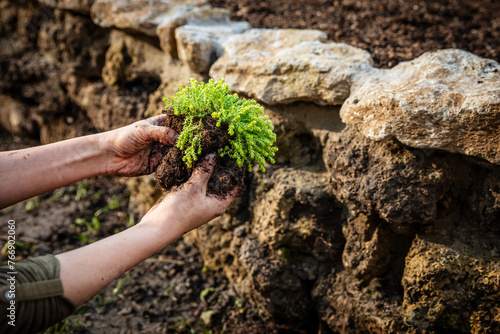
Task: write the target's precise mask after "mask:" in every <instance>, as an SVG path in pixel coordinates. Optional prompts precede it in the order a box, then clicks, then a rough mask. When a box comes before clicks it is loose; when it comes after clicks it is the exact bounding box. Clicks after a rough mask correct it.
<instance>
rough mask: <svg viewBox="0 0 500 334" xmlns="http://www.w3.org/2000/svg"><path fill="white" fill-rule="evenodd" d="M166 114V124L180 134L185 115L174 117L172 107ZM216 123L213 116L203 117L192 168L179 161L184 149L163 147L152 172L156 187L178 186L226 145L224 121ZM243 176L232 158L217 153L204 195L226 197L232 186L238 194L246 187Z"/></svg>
mask: <svg viewBox="0 0 500 334" xmlns="http://www.w3.org/2000/svg"><path fill="white" fill-rule="evenodd" d="M166 114H167V116H168V119H167V122H166V123H165V126H167V127H170V128H172V129H174V130H175V131H177V132H178V133H180V132H181V131H182V127H183V123H184V117H182V116H176V115H175V114H174V113H173V111H172V110H168V111H167V112H166ZM198 121H199V120H195V122H198ZM216 123H217V121H216V120H215V119H214V118H212V117H205V118H204V119H203V137H202V150H201V155H200V157H199V159H198V162H197V163H196V164H195V165H194V166H193V167H194V168H188V167H187V166H186V163H185V162H184V161H182V157H183V152H182V151H181V150H179V149H178V148H177V147H175V146H174V147H167V146H165V147H164V148H163V152H162V153H163V159H162V162H161V163H160V165H159V166H158V169H157V170H156V175H155V181H156V185H157V186H158V188H160V189H163V190H166V191H168V190H170V189H172V188H175V187H178V186H180V185H181V184H183V183H184V182H186V181H187V180H188V179H189V178H190V177H191V174H192V173H193V170H194V169H195V168H196V167H197V166H199V165H200V164H201V162H202V161H203V159H204V158H205V157H206V156H207V155H208V154H210V153H217V151H218V150H219V148H222V147H225V146H226V145H229V135H228V133H227V128H228V126H227V124H221V126H220V127H217V126H216ZM244 176H245V173H244V170H243V168H240V167H238V165H237V164H236V161H234V159H231V158H229V157H228V156H224V157H220V156H217V164H216V166H215V169H214V172H213V174H212V177H211V178H210V180H209V181H208V185H207V194H211V195H215V196H217V197H219V198H225V197H226V196H227V195H228V194H229V193H230V192H231V191H233V189H236V190H237V191H238V194H240V193H241V192H243V190H244V188H245V184H244V180H243V178H244Z"/></svg>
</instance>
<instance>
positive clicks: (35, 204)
mask: <svg viewBox="0 0 500 334" xmlns="http://www.w3.org/2000/svg"><path fill="white" fill-rule="evenodd" d="M39 207H40V199H39V198H38V196H35V197H33V198H30V199H29V200H27V201H26V206H25V209H26V212H30V211H33V210H35V209H38V208H39Z"/></svg>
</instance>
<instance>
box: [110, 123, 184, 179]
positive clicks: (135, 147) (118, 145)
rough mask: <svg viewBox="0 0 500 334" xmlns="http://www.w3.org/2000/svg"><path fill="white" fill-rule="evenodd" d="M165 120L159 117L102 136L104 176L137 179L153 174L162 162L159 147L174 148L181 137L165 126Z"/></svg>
mask: <svg viewBox="0 0 500 334" xmlns="http://www.w3.org/2000/svg"><path fill="white" fill-rule="evenodd" d="M166 119H167V116H166V115H160V116H156V117H151V118H148V119H146V120H142V121H138V122H135V123H133V124H130V125H128V126H125V127H122V128H119V129H116V130H112V131H108V132H104V133H102V134H101V136H102V137H101V147H102V149H103V150H104V152H106V156H107V158H106V166H105V168H104V170H105V173H106V174H114V175H121V176H137V175H144V174H150V173H152V172H154V171H155V170H156V167H158V165H159V164H160V162H161V152H160V148H161V147H162V146H163V145H167V146H172V145H173V144H174V143H175V140H176V138H177V136H178V134H177V132H175V131H174V130H172V129H170V128H167V127H165V121H166Z"/></svg>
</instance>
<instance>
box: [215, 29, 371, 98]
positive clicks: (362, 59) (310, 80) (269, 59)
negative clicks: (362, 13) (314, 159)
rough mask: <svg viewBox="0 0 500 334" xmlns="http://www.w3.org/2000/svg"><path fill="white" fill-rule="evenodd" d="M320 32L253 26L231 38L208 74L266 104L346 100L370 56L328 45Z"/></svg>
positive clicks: (367, 68) (349, 48)
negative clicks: (354, 77)
mask: <svg viewBox="0 0 500 334" xmlns="http://www.w3.org/2000/svg"><path fill="white" fill-rule="evenodd" d="M325 41H326V35H325V34H324V33H323V32H320V31H317V30H294V29H272V30H271V29H251V30H249V31H247V32H246V33H243V34H241V35H237V36H234V37H231V38H229V39H228V40H227V41H226V42H225V43H224V45H223V47H224V55H223V56H222V57H221V58H219V59H218V60H217V61H216V62H215V63H214V65H213V66H212V67H211V69H210V76H211V77H213V78H216V79H219V78H222V77H224V78H225V79H226V83H227V84H228V85H229V87H230V88H231V89H232V90H234V91H236V92H239V93H243V94H246V95H248V96H251V97H254V98H256V99H257V100H259V101H262V102H264V103H267V104H279V103H289V102H293V101H312V102H315V103H317V104H320V105H327V104H333V105H335V104H342V102H344V100H345V99H346V98H347V97H348V96H349V94H350V90H351V84H352V79H353V75H354V74H355V73H357V72H360V71H364V70H369V69H371V65H370V64H371V57H370V54H369V53H368V52H366V51H364V50H361V49H358V48H355V47H352V46H349V45H345V44H340V43H332V42H330V43H326V42H325Z"/></svg>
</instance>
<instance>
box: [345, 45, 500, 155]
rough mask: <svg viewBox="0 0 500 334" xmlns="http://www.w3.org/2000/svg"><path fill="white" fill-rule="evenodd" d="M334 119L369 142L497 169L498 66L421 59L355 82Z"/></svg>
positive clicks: (454, 56) (474, 60)
mask: <svg viewBox="0 0 500 334" xmlns="http://www.w3.org/2000/svg"><path fill="white" fill-rule="evenodd" d="M340 116H341V118H342V120H343V121H344V122H345V123H347V124H349V125H352V126H354V127H356V128H357V129H358V130H359V131H360V132H362V133H363V134H364V135H365V136H366V137H368V138H370V139H373V140H383V139H388V138H396V139H397V140H399V141H400V142H402V143H403V144H405V145H408V146H411V147H416V148H430V149H440V150H445V151H449V152H454V153H462V154H466V155H471V156H475V157H479V158H483V159H486V160H487V161H489V162H492V163H495V164H500V65H499V64H498V63H497V62H495V61H493V60H489V59H483V58H480V57H478V56H475V55H473V54H471V53H468V52H465V51H461V50H454V49H449V50H442V51H437V52H430V53H425V54H424V55H422V56H421V57H419V58H416V59H414V60H413V61H410V62H405V63H401V64H399V65H398V66H396V67H394V68H392V69H390V70H373V71H372V73H370V74H369V75H366V77H359V78H358V79H357V80H356V85H355V86H354V87H353V92H352V94H351V96H350V97H349V99H348V100H347V101H346V102H345V103H344V105H343V106H342V108H341V111H340Z"/></svg>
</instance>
